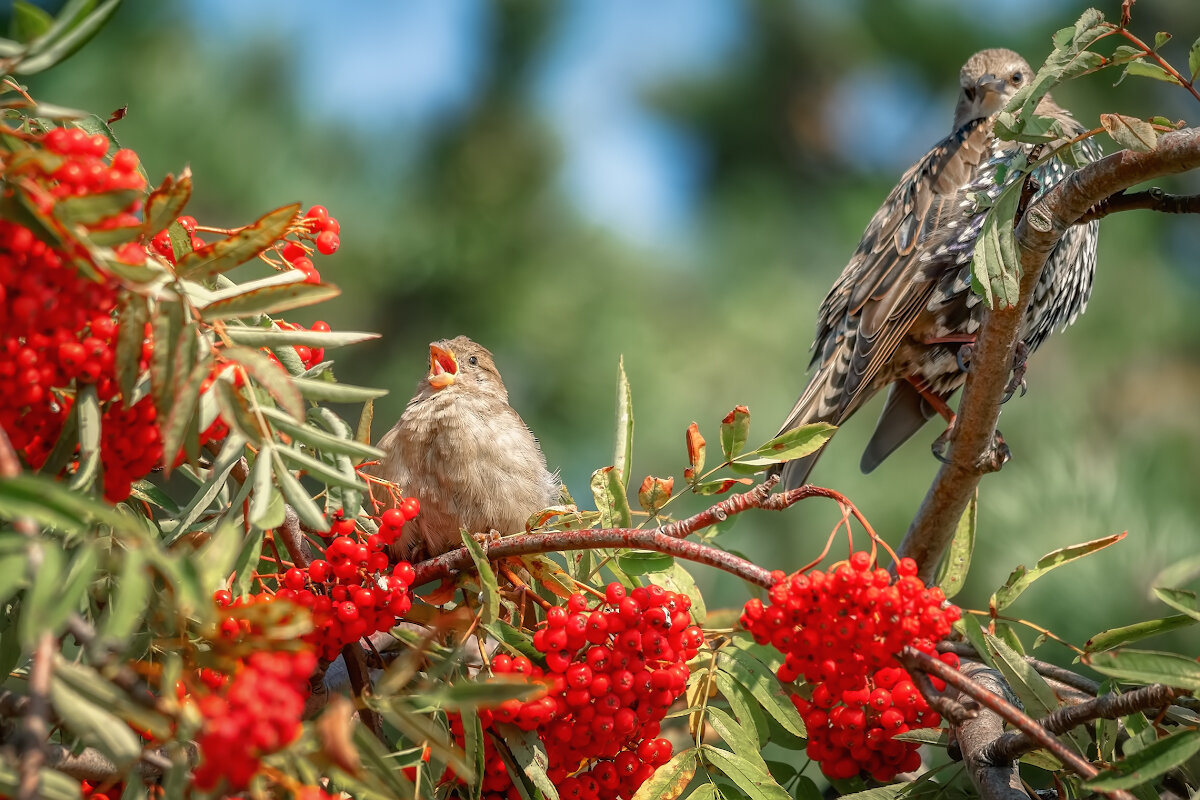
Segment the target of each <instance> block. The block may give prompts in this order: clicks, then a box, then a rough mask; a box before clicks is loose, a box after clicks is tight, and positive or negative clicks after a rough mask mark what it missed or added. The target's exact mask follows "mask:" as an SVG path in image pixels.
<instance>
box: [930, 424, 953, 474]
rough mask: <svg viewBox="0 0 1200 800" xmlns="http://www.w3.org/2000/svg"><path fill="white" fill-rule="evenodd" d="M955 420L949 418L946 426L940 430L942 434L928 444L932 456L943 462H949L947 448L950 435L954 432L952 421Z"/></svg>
mask: <svg viewBox="0 0 1200 800" xmlns="http://www.w3.org/2000/svg"><path fill="white" fill-rule="evenodd" d="M955 421H956V420H954V419H952V420H950V423H949V424H948V425H947V426H946V430H944V431H942V435H941V436H939V437H937V438H936V439H934V440H933V444H932V445H930V446H929V449H930V451H931V452H932V453H933V457H934V458H936V459H937V460H938V461H940V462H942V463H943V464H949V463H950V455H949V453H947V452H946V451H947V448H949V447H950V437H951V436H952V435H953V434H954V423H955Z"/></svg>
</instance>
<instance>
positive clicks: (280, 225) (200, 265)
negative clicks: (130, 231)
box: [175, 203, 311, 285]
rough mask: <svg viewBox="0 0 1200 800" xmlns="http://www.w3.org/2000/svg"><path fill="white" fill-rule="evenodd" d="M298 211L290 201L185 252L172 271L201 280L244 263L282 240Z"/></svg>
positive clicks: (187, 277)
mask: <svg viewBox="0 0 1200 800" xmlns="http://www.w3.org/2000/svg"><path fill="white" fill-rule="evenodd" d="M299 213H300V204H299V203H292V204H291V205H288V206H284V207H282V208H277V209H275V210H274V211H272V212H270V213H268V214H264V215H263V216H262V217H261V218H259V219H258V220H257V221H256V222H254V223H253V224H251V225H247V226H246V227H245V228H242V229H241V230H239V231H238V232H236V233H233V234H230V235H229V236H227V237H225V238H224V239H221V240H220V241H216V242H213V243H211V244H208V245H205V246H204V247H201V248H200V249H199V250H196V251H194V252H192V253H188V254H187V255H186V256H184V257H183V258H182V259H180V260H179V262H178V263H177V264H176V267H175V272H176V273H177V274H178V275H179V277H181V278H184V279H185V280H191V281H203V280H206V279H208V278H211V277H212V276H214V275H221V274H223V273H225V272H228V271H229V270H231V269H233V268H234V267H237V266H240V265H242V264H245V263H246V262H247V261H250V260H252V259H254V258H257V257H258V255H259V254H260V253H262V252H263V251H265V250H266V249H267V248H269V247H270V246H271V245H273V244H275V242H277V241H279V240H280V239H282V238H283V237H284V236H285V235H286V234H287V230H288V227H289V226H290V225H291V224H292V222H293V221H294V220H295V219H296V216H297V215H298V214H299ZM309 285H311V284H309Z"/></svg>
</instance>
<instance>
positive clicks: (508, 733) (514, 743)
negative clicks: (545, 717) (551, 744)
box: [495, 724, 558, 800]
mask: <svg viewBox="0 0 1200 800" xmlns="http://www.w3.org/2000/svg"><path fill="white" fill-rule="evenodd" d="M495 727H496V729H497V731H499V732H500V733H501V734H502V735H503V736H504V743H505V744H506V745H508V749H509V751H510V752H511V753H512V756H513V759H514V760H515V761H516V762H517V766H519V767H520V768H521V771H522V772H524V773H525V777H527V778H529V780H530V781H531V782H532V783H533V785H534V786H536V787H537V789H538V791H540V792H541V793H542V796H543V797H545V798H546V800H558V789H557V788H555V786H554V783H553V781H551V780H550V776H549V775H547V774H546V770H547V769H549V767H550V757H549V756H547V755H546V747H545V745H543V744H542V741H541V740H540V739H539V738H538V735H537V733H536V732H535V731H523V730H521V729H520V728H518V727H516V726H515V725H508V724H497V725H496V726H495Z"/></svg>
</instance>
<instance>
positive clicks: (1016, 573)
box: [991, 533, 1126, 611]
mask: <svg viewBox="0 0 1200 800" xmlns="http://www.w3.org/2000/svg"><path fill="white" fill-rule="evenodd" d="M1125 536H1126V534H1125V533H1119V534H1116V535H1115V536H1105V537H1103V538H1100V539H1093V540H1092V541H1090V542H1083V543H1081V544H1076V545H1072V546H1070V547H1064V548H1061V549H1059V550H1052V551H1051V552H1049V553H1047V554H1046V555H1044V556H1042V557H1041V558H1040V559H1038V562H1037V564H1036V565H1035V566H1034V568H1033V569H1031V570H1027V569H1026V568H1025V567H1024V566H1019V567H1017V568H1016V569H1015V570H1013V571H1012V574H1010V575H1009V576H1008V580H1007V581H1005V583H1004V585H1003V586H1001V587H1000V588H999V589H997V590H996V593H995V594H994V595H992V599H991V605H992V607H993V608H995V609H996V610H997V611H1000V610H1002V609H1004V608H1007V607H1008V606H1010V605H1012V602H1013V601H1014V600H1016V599H1017V598H1018V597H1020V596H1021V594H1022V593H1023V592H1024V591H1025V590H1026V589H1028V588H1029V586H1030V585H1031V584H1032V583H1033V582H1034V581H1036V580H1037V579H1038V578H1041V577H1042V576H1043V575H1045V574H1046V573H1048V572H1051V571H1052V570H1056V569H1058V568H1059V567H1062V566H1065V565H1066V564H1069V563H1071V562H1072V561H1076V560H1078V559H1080V558H1083V557H1084V556H1089V555H1091V554H1092V553H1096V552H1099V551H1100V550H1103V549H1104V548H1106V547H1108V546H1110V545H1113V544H1116V543H1117V542H1119V541H1121V540H1122V539H1124V538H1125Z"/></svg>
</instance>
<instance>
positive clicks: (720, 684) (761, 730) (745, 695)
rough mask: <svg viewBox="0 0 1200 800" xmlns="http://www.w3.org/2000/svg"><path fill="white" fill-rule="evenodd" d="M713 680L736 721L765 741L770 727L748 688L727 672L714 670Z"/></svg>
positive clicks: (768, 735) (759, 739) (758, 738)
mask: <svg viewBox="0 0 1200 800" xmlns="http://www.w3.org/2000/svg"><path fill="white" fill-rule="evenodd" d="M713 681H714V682H715V683H716V684H717V691H719V692H720V693H721V696H722V697H724V698H725V701H726V702H727V703H729V707H730V708H732V709H733V713H734V715H735V716H736V717H737V719H738V721H739V722H740V723H741V724H742V725H745V726H747V727H750V728H752V729H753V730H754V737H755V738H756V739H757V740H758V741H760V742H766V741H767V740H768V738H769V737H770V727H769V726H768V724H767V718H766V715H765V714H764V713H763V710H762V706H760V705H759V704H758V701H756V700H755V699H754V696H753V695H751V694H750V690H749V689H747V688H746V687H744V686H742V685H741V684H740V683H738V682H737V681H735V680H734V679H733V676H732V675H730V674H729V673H727V672H720V671H718V672H716V673H715V674H714V675H713Z"/></svg>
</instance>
